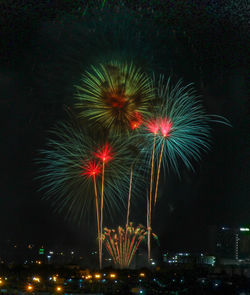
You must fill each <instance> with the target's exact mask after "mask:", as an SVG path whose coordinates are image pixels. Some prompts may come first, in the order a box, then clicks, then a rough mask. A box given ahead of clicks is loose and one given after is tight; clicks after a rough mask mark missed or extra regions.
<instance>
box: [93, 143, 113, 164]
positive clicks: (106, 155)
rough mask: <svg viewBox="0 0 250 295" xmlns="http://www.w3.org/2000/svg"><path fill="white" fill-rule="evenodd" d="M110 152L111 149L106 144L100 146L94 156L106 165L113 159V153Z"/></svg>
mask: <svg viewBox="0 0 250 295" xmlns="http://www.w3.org/2000/svg"><path fill="white" fill-rule="evenodd" d="M111 150H112V149H111V146H110V145H109V144H108V143H106V144H105V145H104V146H102V147H101V148H99V149H98V150H97V152H96V153H94V155H95V156H96V157H97V158H98V159H100V160H102V161H103V162H105V163H107V162H109V161H110V160H112V159H113V153H112V152H111Z"/></svg>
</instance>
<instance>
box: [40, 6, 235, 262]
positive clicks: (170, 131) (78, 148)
mask: <svg viewBox="0 0 250 295" xmlns="http://www.w3.org/2000/svg"><path fill="white" fill-rule="evenodd" d="M100 3H102V4H101V11H103V10H104V9H105V8H106V7H109V6H110V4H108V2H107V1H100V2H99V4H100ZM98 7H99V6H98ZM88 9H90V6H88V5H87V6H86V7H85V9H84V15H85V14H87V10H88ZM110 13H111V14H110ZM110 13H108V14H107V15H106V16H105V15H104V16H103V19H105V18H107V17H110V16H111V15H113V11H110ZM100 15H101V13H100ZM87 17H90V18H91V15H90V14H89V15H88V16H87ZM119 17H120V14H119V13H117V16H116V17H115V16H114V20H113V21H114V23H115V24H117V26H114V27H116V29H114V28H113V27H112V26H111V27H110V28H109V27H108V25H107V27H105V28H102V29H101V27H102V26H103V23H104V21H103V20H102V17H99V18H98V21H97V23H96V24H94V25H93V24H88V25H89V27H86V28H87V29H86V28H85V29H84V30H83V31H84V34H86V35H83V36H85V37H86V38H87V36H88V38H89V39H87V40H90V39H91V38H90V37H89V36H90V35H91V34H92V33H91V32H93V35H95V36H97V37H96V39H98V38H99V37H100V40H101V41H99V40H96V41H95V42H93V44H94V45H93V51H92V50H89V49H91V44H92V43H91V42H85V43H86V44H88V45H86V46H90V47H86V48H87V49H88V50H86V52H90V51H91V52H90V54H89V55H90V61H89V60H88V59H85V61H84V62H83V67H82V69H81V74H79V77H78V78H77V79H76V81H78V82H74V83H75V84H77V85H75V96H74V103H72V104H73V107H72V110H73V111H72V112H74V116H72V117H71V118H70V119H68V121H64V122H61V123H58V124H57V125H56V127H55V128H54V129H53V130H52V131H51V133H50V137H49V139H48V141H47V146H46V147H45V148H44V149H43V150H41V151H40V155H41V157H40V159H39V160H38V163H39V165H40V167H41V168H40V175H39V176H38V178H39V180H40V181H41V183H42V186H41V190H42V191H44V192H45V198H46V199H48V200H50V201H51V204H52V205H53V206H54V208H55V209H56V210H57V211H59V212H64V213H65V216H66V217H70V218H73V219H74V220H76V221H78V223H80V222H81V221H82V217H83V215H85V214H86V213H88V212H91V211H90V208H91V204H92V205H93V207H94V208H95V212H94V213H95V215H94V216H95V220H96V228H97V240H98V254H99V255H98V257H99V266H100V268H102V255H103V243H104V244H105V246H106V249H107V251H108V253H109V254H110V255H111V257H112V259H113V262H114V264H115V265H116V266H118V267H120V268H128V267H129V266H130V265H131V262H132V260H133V257H134V255H135V253H136V251H137V249H138V247H139V246H140V244H141V242H142V241H143V240H147V247H148V262H150V259H151V237H152V236H153V237H155V238H157V236H156V235H155V234H153V233H152V211H153V210H152V208H153V206H155V205H156V203H157V201H158V190H159V184H160V176H161V172H162V171H164V172H166V171H168V172H170V171H174V172H175V173H176V174H177V175H178V176H179V175H181V168H183V167H185V168H187V169H189V170H194V168H193V167H194V166H193V165H194V162H197V161H199V160H200V159H201V155H202V153H203V152H204V151H207V150H208V149H209V147H210V143H211V139H210V138H211V135H210V133H211V127H210V123H212V122H219V123H223V124H226V125H230V124H229V122H228V121H227V120H225V119H224V118H222V117H220V116H214V115H208V114H206V112H205V110H204V109H203V107H202V104H201V102H200V101H199V99H198V96H197V94H196V92H195V90H194V88H193V87H192V85H191V84H189V85H186V86H183V84H182V82H181V81H179V82H177V83H176V84H175V85H174V83H171V80H170V78H169V79H168V80H166V81H165V79H164V76H161V75H160V76H159V79H156V78H155V77H156V76H158V74H159V73H158V70H159V68H161V67H160V66H159V67H156V68H155V69H152V71H151V67H152V65H154V63H153V62H150V63H149V64H150V65H145V64H146V61H145V60H144V59H143V58H142V59H141V60H140V61H138V56H139V55H141V56H143V54H141V52H139V51H140V50H141V49H142V48H143V49H144V48H145V49H144V50H146V51H147V48H148V47H147V46H144V43H143V42H142V40H143V38H144V37H140V36H142V35H141V34H138V36H137V35H136V34H135V35H133V38H132V40H133V41H134V43H133V42H129V40H130V39H129V37H130V32H126V34H125V31H126V28H127V27H129V28H131V27H133V24H132V23H129V21H127V20H126V21H124V19H123V20H122V21H121V20H120V18H119ZM136 21H137V22H139V21H138V20H136ZM123 22H124V25H123ZM128 23H129V26H128ZM85 25H86V24H85ZM98 28H99V29H98ZM113 29H114V32H113V35H111V37H110V38H108V35H109V33H108V32H111V31H112V30H113ZM127 31H128V30H127ZM100 32H101V33H100ZM104 32H105V34H104ZM117 32H120V33H121V32H124V34H120V35H121V37H120V36H118V35H119V34H118V33H117ZM102 33H103V34H102ZM116 33H117V34H116ZM115 35H117V36H115ZM139 35H140V36H139ZM156 35H159V32H158V34H156ZM126 36H129V37H126ZM143 36H144V35H143ZM101 38H104V39H105V40H102V39H101ZM115 38H116V39H115ZM120 38H121V40H122V41H123V42H118V41H119V40H120ZM106 39H107V40H106ZM117 40H118V41H117ZM125 41H126V42H125ZM98 43H99V44H101V45H102V46H100V48H103V50H101V52H102V53H103V55H104V56H103V57H102V58H100V56H97V58H96V59H95V55H98V54H97V51H98V48H99V47H98V46H96V45H97V44H98ZM151 43H153V42H151ZM89 44H90V45H89ZM110 44H112V46H113V45H114V46H115V50H114V55H112V54H111V53H110V51H109V50H107V48H108V47H109V46H110ZM118 44H119V45H118ZM124 44H125V45H126V47H125V45H124ZM137 45H138V48H139V49H138V48H137V49H136V50H135V52H137V53H138V52H139V54H137V55H134V56H133V54H132V53H133V52H134V51H133V50H130V46H131V47H133V46H134V47H136V46H137ZM139 45H140V46H139ZM84 46H85V45H84ZM112 46H111V47H112ZM154 46H155V45H154ZM106 47H107V48H106ZM123 47H124V48H123ZM156 47H157V46H156ZM86 48H85V49H86ZM105 48H106V49H105ZM159 48H160V47H159ZM118 49H120V51H119V50H118ZM95 50H96V51H95ZM126 50H127V51H129V54H124V52H123V51H126ZM163 51H164V50H163ZM107 52H108V54H107ZM153 52H154V51H152V52H150V54H149V56H150V57H152V58H153V59H155V55H154V54H153ZM156 52H158V51H156ZM159 52H160V51H159ZM105 53H106V55H105ZM151 53H152V54H151ZM110 56H111V58H110ZM114 57H115V58H114ZM87 61H88V62H89V64H87ZM100 61H101V62H100ZM142 61H143V62H142ZM139 65H140V66H139ZM149 69H150V70H149ZM154 70H155V71H156V73H155V74H151V73H152V72H153V71H154ZM149 73H150V74H149ZM72 86H73V85H72ZM141 184H143V185H141ZM146 184H148V185H146ZM132 188H133V189H132ZM132 191H133V194H132ZM138 192H140V195H143V196H144V201H145V200H146V203H147V212H146V214H145V215H146V216H145V219H146V222H147V226H146V227H144V226H142V225H138V226H133V223H132V222H130V208H131V204H133V203H132V202H131V196H132V195H135V196H137V195H138ZM127 195H128V203H127V216H126V224H125V227H121V226H119V227H118V228H117V230H115V229H109V228H108V227H104V224H105V223H106V224H107V219H106V217H107V216H108V215H110V216H112V214H111V213H112V212H117V211H118V212H119V213H120V212H121V207H122V206H123V207H124V204H125V201H124V200H125V196H127ZM135 199H136V198H135ZM133 202H135V201H134V199H133ZM90 215H92V214H90Z"/></svg>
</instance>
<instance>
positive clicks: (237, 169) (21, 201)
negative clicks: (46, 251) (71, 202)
mask: <svg viewBox="0 0 250 295" xmlns="http://www.w3.org/2000/svg"><path fill="white" fill-rule="evenodd" d="M7 2H8V1H7ZM7 2H6V3H7ZM177 2H178V1H177ZM13 3H15V2H13ZM17 3H18V2H17ZM48 3H49V1H48ZM50 3H53V2H50ZM16 7H18V9H17V8H16ZM16 7H12V6H11V5H9V6H8V4H7V5H6V6H5V7H4V10H1V11H2V13H3V12H4V14H1V18H0V19H1V22H2V23H4V24H5V25H4V26H1V28H0V33H1V43H0V44H1V48H0V50H1V57H0V110H1V119H0V120H1V137H0V138H1V139H0V149H1V153H0V155H1V156H0V157H1V165H0V177H1V180H0V184H1V190H0V191H1V194H0V208H1V209H0V210H1V214H0V224H1V237H3V238H10V239H13V240H17V241H23V240H25V241H34V242H35V243H36V242H39V243H40V242H42V243H44V242H45V243H50V244H57V243H66V244H71V245H81V246H82V247H83V248H84V249H85V248H86V249H88V248H91V246H92V245H93V242H92V241H93V240H94V239H95V234H94V232H93V230H94V227H93V226H89V225H90V223H91V221H88V220H86V222H84V224H83V226H82V227H78V226H77V225H76V224H73V223H70V222H68V221H65V220H64V218H63V216H61V215H58V214H55V213H53V211H52V208H51V206H50V203H49V202H46V201H44V200H42V199H41V197H42V194H41V193H38V192H37V190H38V188H39V183H38V182H37V181H34V176H35V175H36V173H37V166H36V165H35V164H34V159H35V158H36V157H37V151H38V149H40V148H42V147H43V146H44V144H45V141H46V135H47V133H46V132H47V130H48V129H49V128H51V127H52V126H53V124H54V123H55V122H56V121H57V120H60V119H63V118H64V117H65V111H64V109H65V106H66V105H70V103H71V98H72V89H73V88H72V87H73V86H72V85H73V84H74V82H75V81H77V79H78V78H77V77H79V73H80V72H81V71H80V70H81V68H84V66H85V65H86V64H88V63H89V61H90V60H92V59H93V58H94V57H93V56H94V54H98V55H99V56H100V55H101V54H103V52H104V53H105V52H112V44H115V40H111V41H110V43H109V42H107V43H102V41H100V40H98V34H97V35H91V33H88V34H87V37H88V38H89V39H84V38H85V37H86V36H85V35H84V37H82V35H81V34H83V32H84V29H85V28H86V27H87V25H86V21H85V22H83V25H82V24H81V22H79V21H74V20H72V18H67V17H66V20H65V19H64V21H62V20H61V19H60V17H57V19H56V17H55V15H54V14H56V13H57V8H56V7H55V8H53V10H51V7H50V6H49V5H47V6H46V5H45V6H44V7H43V9H40V10H39V9H38V8H37V7H33V8H32V7H31V6H28V8H27V9H25V8H24V7H21V6H20V7H19V6H18V4H17V6H16ZM46 9H47V10H46ZM183 9H184V8H183ZM51 11H53V12H55V13H52V12H51ZM61 11H62V9H60V12H61ZM184 15H185V14H184ZM88 17H89V19H91V20H92V19H93V20H95V15H92V16H88ZM195 21H197V20H196V19H195V18H194V20H193V22H194V27H196V28H197V25H196V24H195ZM210 21H211V20H210ZM224 21H225V19H224ZM231 21H232V23H230V21H229V22H228V23H226V22H223V20H221V23H220V22H218V25H217V27H216V26H215V27H213V28H212V29H211V27H210V25H209V21H208V22H207V24H204V26H205V27H204V28H203V30H201V32H202V33H200V34H199V31H198V30H197V31H192V28H191V29H190V27H189V28H188V27H187V32H186V33H185V34H187V33H188V32H189V34H190V36H191V37H190V38H191V41H190V40H189V41H187V40H188V38H187V39H185V38H184V36H186V35H185V34H183V30H184V29H183V26H184V25H185V24H184V25H183V23H182V26H178V23H177V24H176V23H175V24H174V23H172V26H173V30H172V31H171V30H170V31H171V34H170V35H171V36H168V34H169V33H167V30H165V29H164V28H165V27H164V22H163V29H162V27H161V29H159V30H161V36H160V37H158V39H159V40H158V41H159V44H161V45H160V47H159V48H160V49H157V50H158V51H157V50H156V47H157V46H158V45H157V46H156V43H155V42H156V41H155V39H154V37H153V36H152V34H151V33H152V32H150V31H147V29H148V30H149V27H148V26H149V23H148V22H149V20H148V19H147V18H142V21H141V22H142V24H143V26H144V27H143V28H144V30H143V34H144V36H145V40H144V41H143V42H145V44H146V48H147V49H146V50H145V52H146V53H145V54H149V55H150V54H151V53H150V50H152V54H154V56H155V59H154V61H153V62H152V63H151V65H149V67H151V66H152V67H154V66H155V64H156V68H157V69H160V68H161V69H162V68H164V69H165V74H170V73H171V74H173V73H174V76H175V77H179V78H181V77H183V79H184V82H187V83H188V82H192V81H193V82H195V85H196V88H197V89H198V91H199V93H200V94H201V95H202V100H203V103H204V105H205V107H206V109H207V111H208V112H209V113H213V114H218V115H222V116H225V117H226V118H227V119H229V120H230V121H231V123H232V128H229V127H226V126H220V125H218V124H214V125H212V129H213V131H212V136H213V144H212V148H211V151H210V152H209V153H207V154H204V155H203V159H202V161H201V162H200V163H199V164H197V165H195V167H196V172H195V173H191V172H187V171H185V170H183V172H182V178H181V179H178V178H177V177H176V176H175V175H173V174H170V175H167V176H166V178H165V179H162V183H161V186H160V194H159V195H160V198H159V203H158V206H157V208H156V210H155V212H154V217H153V229H154V231H155V232H156V233H157V234H158V235H159V239H160V242H161V246H162V248H163V249H169V250H187V251H200V250H206V249H207V233H208V227H209V226H211V225H225V224H226V225H235V226H237V225H243V224H244V225H246V224H250V209H249V208H250V198H249V174H250V173H249V119H248V117H249V112H248V108H249V104H248V100H247V82H246V76H247V75H246V72H247V67H246V64H245V63H244V61H245V56H244V55H245V53H246V52H247V49H246V48H249V47H248V45H249V43H248V41H249V39H247V38H246V36H245V35H244V34H243V37H242V39H240V38H239V37H237V33H236V31H237V30H236V29H235V30H234V26H235V24H234V23H233V21H234V19H233V18H232V19H231ZM106 22H107V20H106ZM113 23H115V21H113V19H112V18H110V23H106V25H107V27H109V30H111V31H112V26H114V25H113ZM160 23H161V26H162V21H161V22H160V21H159V28H160ZM202 23H203V21H202ZM213 24H214V23H213ZM189 25H190V22H189ZM82 26H83V27H82ZM157 26H158V21H156V22H155V28H157ZM191 26H192V23H191ZM211 26H212V25H211ZM236 27H237V24H236ZM145 28H147V29H145ZM176 28H177V29H179V30H180V32H179V35H178V33H177V35H176ZM99 29H100V28H99ZM188 29H189V30H190V31H188ZM97 30H98V26H97ZM113 30H114V31H115V28H114V27H113ZM133 30H134V32H136V30H139V29H138V28H137V27H136V26H134V25H133ZM140 30H141V27H140ZM164 32H165V33H164ZM127 33H128V32H127ZM129 33H130V34H131V36H132V37H131V40H133V39H132V38H133V36H135V33H133V34H134V35H133V34H132V31H130V32H129ZM105 36H108V34H107V33H106V35H104V37H105ZM104 37H103V38H104ZM221 37H223V38H221ZM168 38H169V39H168ZM104 39H105V38H104ZM124 39H125V37H124ZM211 40H212V42H213V44H212V45H211ZM112 42H113V43H112ZM141 42H142V41H141ZM188 42H190V43H188ZM131 43H132V44H130V45H129V49H128V50H131V48H132V52H133V42H131ZM97 44H98V45H97ZM243 45H244V46H243ZM91 46H92V47H91ZM136 46H138V44H137V45H136ZM140 46H141V47H143V45H140ZM230 46H231V48H230ZM243 47H244V49H242V48H243ZM91 48H94V50H93V51H91ZM144 48H145V47H144ZM166 48H167V49H166ZM161 49H162V50H161ZM198 49H200V50H198ZM206 50H207V51H209V54H207V51H206ZM139 51H140V47H139V48H136V49H135V52H136V54H138V52H139ZM93 52H94V53H93ZM130 54H131V53H130ZM143 54H144V52H143ZM143 54H142V55H143ZM138 55H139V54H138ZM145 59H146V58H145ZM142 61H143V58H141V61H140V62H142ZM159 61H160V62H159ZM79 64H81V66H79ZM147 66H148V65H147ZM142 206H143V205H142V204H141V203H139V204H137V207H135V205H134V206H133V208H132V213H131V215H132V219H134V220H136V221H137V222H141V223H145V221H144V220H143V218H144V212H143V207H142Z"/></svg>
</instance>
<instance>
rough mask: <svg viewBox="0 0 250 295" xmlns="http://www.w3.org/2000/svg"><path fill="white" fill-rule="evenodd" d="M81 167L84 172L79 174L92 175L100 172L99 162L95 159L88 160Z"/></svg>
mask: <svg viewBox="0 0 250 295" xmlns="http://www.w3.org/2000/svg"><path fill="white" fill-rule="evenodd" d="M82 168H83V170H84V172H82V173H81V175H87V176H88V177H94V176H97V175H98V174H100V173H101V167H100V163H99V162H97V163H96V161H95V160H93V161H88V162H87V163H86V164H85V165H84V166H82Z"/></svg>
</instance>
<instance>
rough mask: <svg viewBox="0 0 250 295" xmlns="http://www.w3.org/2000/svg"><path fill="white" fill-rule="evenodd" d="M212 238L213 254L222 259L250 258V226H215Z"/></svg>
mask: <svg viewBox="0 0 250 295" xmlns="http://www.w3.org/2000/svg"><path fill="white" fill-rule="evenodd" d="M210 238H211V239H210V240H211V241H212V243H211V244H212V251H211V252H212V254H214V255H215V256H216V257H217V258H218V259H220V260H225V259H226V260H234V261H236V262H237V261H240V260H246V259H250V228H248V227H239V228H232V227H227V226H223V227H219V228H213V230H212V232H211V235H210Z"/></svg>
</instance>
